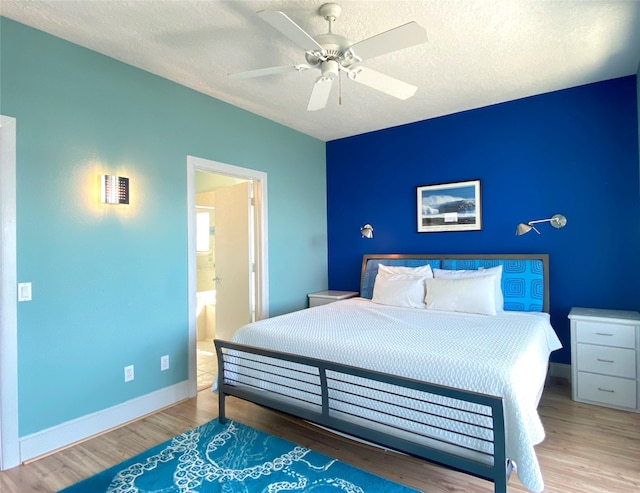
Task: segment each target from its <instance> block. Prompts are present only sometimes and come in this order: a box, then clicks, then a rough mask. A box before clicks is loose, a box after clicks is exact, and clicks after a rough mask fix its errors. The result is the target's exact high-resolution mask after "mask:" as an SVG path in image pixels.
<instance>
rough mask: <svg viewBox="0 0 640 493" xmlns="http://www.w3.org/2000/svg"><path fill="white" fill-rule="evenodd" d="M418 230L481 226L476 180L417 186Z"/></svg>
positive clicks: (457, 229)
mask: <svg viewBox="0 0 640 493" xmlns="http://www.w3.org/2000/svg"><path fill="white" fill-rule="evenodd" d="M417 193H418V232H419V233H434V232H442V231H474V230H475V231H477V230H480V229H482V221H481V217H482V216H481V213H480V180H473V181H463V182H457V183H444V184H439V185H424V186H421V187H417Z"/></svg>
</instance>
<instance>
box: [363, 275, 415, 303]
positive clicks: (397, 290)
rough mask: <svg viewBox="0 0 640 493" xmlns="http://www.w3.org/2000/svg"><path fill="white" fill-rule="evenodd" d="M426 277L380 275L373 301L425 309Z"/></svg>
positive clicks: (377, 278)
mask: <svg viewBox="0 0 640 493" xmlns="http://www.w3.org/2000/svg"><path fill="white" fill-rule="evenodd" d="M424 280H425V278H424V277H417V276H412V275H410V274H383V275H380V274H378V275H377V276H376V282H375V283H374V285H373V297H372V298H371V301H373V302H374V303H379V304H381V305H391V306H404V307H408V308H424Z"/></svg>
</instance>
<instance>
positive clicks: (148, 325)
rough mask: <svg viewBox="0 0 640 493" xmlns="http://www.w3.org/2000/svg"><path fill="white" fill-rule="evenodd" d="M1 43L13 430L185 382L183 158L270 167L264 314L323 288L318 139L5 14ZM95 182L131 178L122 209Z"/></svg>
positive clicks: (29, 429) (295, 304)
mask: <svg viewBox="0 0 640 493" xmlns="http://www.w3.org/2000/svg"><path fill="white" fill-rule="evenodd" d="M0 35H1V47H0V49H1V52H0V60H1V61H0V69H1V85H0V104H1V106H0V112H1V113H2V114H5V115H8V116H12V117H15V118H16V120H17V170H16V172H17V250H18V254H17V272H18V282H32V283H33V301H31V302H26V303H19V304H18V362H19V363H18V375H19V376H18V406H19V433H20V436H25V435H28V434H31V433H34V432H37V431H40V430H44V429H47V428H49V427H52V426H54V425H57V424H59V423H62V422H65V421H68V420H71V419H74V418H77V417H80V416H83V415H86V414H88V413H92V412H96V411H99V410H102V409H106V408H109V407H111V406H114V405H116V404H119V403H122V402H125V401H127V400H129V399H132V398H135V397H138V396H142V395H145V394H147V393H149V392H152V391H155V390H158V389H161V388H164V387H167V386H170V385H173V384H175V383H178V382H180V381H183V380H185V379H187V349H188V348H187V325H188V310H187V300H188V293H187V204H186V200H187V197H186V156H187V155H188V154H190V155H194V156H198V157H201V158H206V159H210V160H214V161H220V162H224V163H228V164H233V165H237V166H242V167H246V168H252V169H256V170H259V171H264V172H266V173H267V176H268V186H269V189H268V207H269V210H268V226H269V245H268V248H269V279H270V314H271V315H277V314H279V313H284V312H287V311H291V310H295V309H300V308H303V307H304V306H306V294H307V293H308V292H311V291H316V290H318V289H325V288H326V286H327V239H326V231H327V223H326V178H325V144H324V143H323V142H322V141H319V140H317V139H313V138H311V137H309V136H306V135H303V134H300V133H298V132H295V131H293V130H291V129H289V128H286V127H284V126H282V125H279V124H276V123H273V122H271V121H269V120H266V119H264V118H261V117H258V116H256V115H253V114H251V113H248V112H246V111H243V110H240V109H238V108H236V107H233V106H230V105H228V104H225V103H222V102H220V101H218V100H216V99H213V98H210V97H208V96H205V95H203V94H201V93H198V92H195V91H192V90H190V89H187V88H185V87H183V86H180V85H178V84H175V83H173V82H170V81H167V80H165V79H162V78H159V77H157V76H154V75H152V74H150V73H148V72H145V71H142V70H139V69H136V68H134V67H131V66H129V65H126V64H123V63H120V62H118V61H116V60H113V59H111V58H108V57H105V56H103V55H100V54H97V53H95V52H92V51H90V50H87V49H84V48H81V47H79V46H76V45H73V44H71V43H68V42H66V41H63V40H61V39H58V38H55V37H52V36H50V35H47V34H44V33H42V32H40V31H37V30H34V29H31V28H28V27H26V26H23V25H21V24H18V23H15V22H13V21H10V20H8V19H6V18H0ZM102 173H106V174H121V175H123V176H128V177H129V178H130V180H131V205H130V206H106V205H103V204H99V203H98V197H97V193H98V187H97V185H98V176H99V175H100V174H102ZM300 224H304V225H305V227H304V228H300V227H299V225H300ZM162 354H169V355H170V357H171V370H170V371H167V372H163V373H160V371H159V359H160V356H161V355H162ZM128 364H134V365H135V380H134V381H133V382H130V383H127V384H125V383H124V381H123V367H124V366H125V365H128Z"/></svg>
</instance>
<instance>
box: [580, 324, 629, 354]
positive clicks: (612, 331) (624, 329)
mask: <svg viewBox="0 0 640 493" xmlns="http://www.w3.org/2000/svg"><path fill="white" fill-rule="evenodd" d="M577 329H578V330H577V337H578V341H577V342H587V343H589V344H600V345H603V346H616V347H626V348H635V347H636V327H635V326H634V325H614V324H610V323H606V322H586V321H583V320H580V321H579V322H578V325H577Z"/></svg>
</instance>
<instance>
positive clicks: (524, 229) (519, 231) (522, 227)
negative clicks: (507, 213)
mask: <svg viewBox="0 0 640 493" xmlns="http://www.w3.org/2000/svg"><path fill="white" fill-rule="evenodd" d="M532 229H533V226H529V225H528V224H525V223H520V224H518V227H517V228H516V235H517V236H520V235H523V234H525V233H528V232H529V231H531V230H532Z"/></svg>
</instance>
